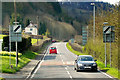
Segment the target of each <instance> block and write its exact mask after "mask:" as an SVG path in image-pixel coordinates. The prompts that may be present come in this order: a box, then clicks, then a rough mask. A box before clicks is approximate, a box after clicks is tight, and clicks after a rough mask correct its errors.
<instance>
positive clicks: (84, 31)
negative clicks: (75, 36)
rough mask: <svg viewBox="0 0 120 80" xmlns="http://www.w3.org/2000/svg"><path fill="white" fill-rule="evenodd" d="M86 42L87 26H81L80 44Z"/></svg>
mask: <svg viewBox="0 0 120 80" xmlns="http://www.w3.org/2000/svg"><path fill="white" fill-rule="evenodd" d="M86 43H87V27H82V45H86Z"/></svg>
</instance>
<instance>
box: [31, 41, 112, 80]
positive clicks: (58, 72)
mask: <svg viewBox="0 0 120 80" xmlns="http://www.w3.org/2000/svg"><path fill="white" fill-rule="evenodd" d="M50 46H56V47H57V51H58V54H49V48H48V50H47V53H46V54H45V56H44V58H43V60H42V61H41V63H40V64H39V66H38V67H37V69H36V70H35V71H34V73H33V74H32V75H31V78H32V79H36V78H66V79H74V78H83V80H84V79H86V80H88V79H89V78H90V79H91V80H93V79H96V80H99V79H101V80H113V79H110V76H108V75H106V74H105V73H103V72H101V71H98V72H90V71H82V72H76V71H75V70H74V60H75V59H76V57H77V56H76V55H75V54H73V53H72V52H70V51H69V50H68V49H67V48H66V43H64V42H58V43H53V44H52V45H50Z"/></svg>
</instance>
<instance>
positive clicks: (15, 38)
mask: <svg viewBox="0 0 120 80" xmlns="http://www.w3.org/2000/svg"><path fill="white" fill-rule="evenodd" d="M20 27H21V26H20ZM20 27H18V26H15V25H11V26H9V29H10V39H11V42H21V41H22V34H21V31H20V30H21V29H20Z"/></svg>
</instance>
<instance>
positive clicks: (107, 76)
mask: <svg viewBox="0 0 120 80" xmlns="http://www.w3.org/2000/svg"><path fill="white" fill-rule="evenodd" d="M100 72H101V73H102V74H104V75H106V76H107V77H109V78H111V79H113V77H112V76H110V75H108V74H106V73H104V72H102V71H100Z"/></svg>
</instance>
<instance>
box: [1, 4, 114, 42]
mask: <svg viewBox="0 0 120 80" xmlns="http://www.w3.org/2000/svg"><path fill="white" fill-rule="evenodd" d="M16 5H17V21H18V22H20V24H22V28H23V29H24V28H25V27H26V26H27V25H28V24H29V22H30V21H32V22H33V23H37V16H39V33H40V34H41V35H42V34H46V31H47V32H48V33H50V35H51V36H52V37H53V38H56V39H61V40H66V39H70V38H72V37H73V36H74V35H76V34H80V35H81V34H82V33H81V31H82V26H86V25H88V23H89V20H91V15H92V6H91V5H90V2H89V3H72V4H70V3H64V4H61V3H58V2H44V3H43V2H39V3H36V2H19V3H16ZM100 5H103V6H104V7H105V10H109V8H111V7H113V6H112V5H110V4H108V3H96V6H99V8H103V7H102V6H100ZM106 7H107V8H106ZM2 15H3V18H2V20H3V29H6V28H7V29H8V25H9V22H10V24H13V23H12V22H14V17H15V16H14V3H12V2H9V3H8V2H7V3H3V4H2Z"/></svg>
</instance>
